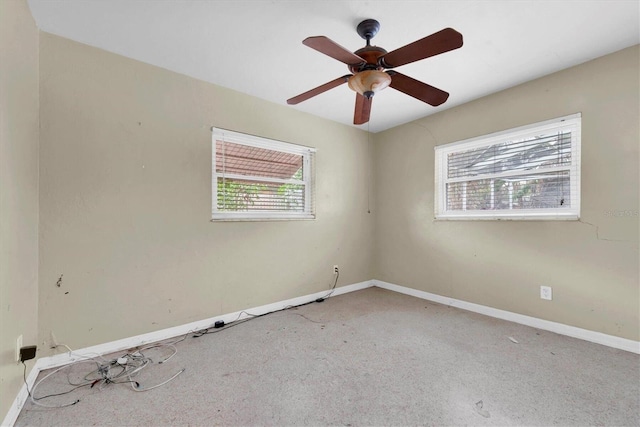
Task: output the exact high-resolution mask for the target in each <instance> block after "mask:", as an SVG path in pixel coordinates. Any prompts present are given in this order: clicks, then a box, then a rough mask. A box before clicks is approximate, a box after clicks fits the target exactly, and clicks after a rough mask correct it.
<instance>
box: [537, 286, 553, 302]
mask: <svg viewBox="0 0 640 427" xmlns="http://www.w3.org/2000/svg"><path fill="white" fill-rule="evenodd" d="M540 298H542V299H546V300H552V299H553V291H552V290H551V286H540Z"/></svg>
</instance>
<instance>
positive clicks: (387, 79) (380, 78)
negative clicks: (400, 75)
mask: <svg viewBox="0 0 640 427" xmlns="http://www.w3.org/2000/svg"><path fill="white" fill-rule="evenodd" d="M390 84H391V76H389V74H387V73H385V72H384V71H380V70H364V71H360V72H359V73H357V74H354V75H353V76H351V77H349V88H351V90H353V91H354V92H358V93H359V94H360V95H362V96H364V97H365V98H371V97H372V96H373V95H374V94H376V93H378V92H380V91H381V90H382V89H384V88H386V87H387V86H389V85H390Z"/></svg>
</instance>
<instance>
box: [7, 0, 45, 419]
mask: <svg viewBox="0 0 640 427" xmlns="http://www.w3.org/2000/svg"><path fill="white" fill-rule="evenodd" d="M0 58H1V59H0V420H1V419H4V417H5V414H6V413H7V411H8V409H9V406H10V405H11V402H12V400H13V398H14V397H15V395H16V394H17V393H18V391H19V390H20V387H21V386H22V365H21V364H18V363H16V361H15V352H16V339H17V338H18V335H23V340H24V341H23V342H24V345H33V344H36V343H37V319H38V312H37V309H38V29H37V28H36V26H35V23H34V21H33V18H32V17H31V12H30V11H29V7H28V6H27V2H26V0H1V1H0ZM27 364H28V365H29V366H31V365H32V362H28V363H27Z"/></svg>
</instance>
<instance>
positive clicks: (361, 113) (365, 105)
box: [353, 93, 373, 125]
mask: <svg viewBox="0 0 640 427" xmlns="http://www.w3.org/2000/svg"><path fill="white" fill-rule="evenodd" d="M372 101H373V97H372V98H365V97H364V96H362V95H360V94H359V93H356V111H355V113H354V114H353V124H354V125H362V124H364V123H367V122H368V121H369V115H370V114H371V102H372Z"/></svg>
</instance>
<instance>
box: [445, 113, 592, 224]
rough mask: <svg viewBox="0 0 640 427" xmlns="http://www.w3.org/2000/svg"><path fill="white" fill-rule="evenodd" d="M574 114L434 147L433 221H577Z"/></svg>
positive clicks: (577, 147)
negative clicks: (434, 210) (434, 188)
mask: <svg viewBox="0 0 640 427" xmlns="http://www.w3.org/2000/svg"><path fill="white" fill-rule="evenodd" d="M580 125H581V118H580V115H579V114H577V115H573V116H568V117H563V118H559V119H555V120H551V121H547V122H542V123H537V124H534V125H531V126H526V127H522V128H517V129H512V130H509V131H506V132H500V133H496V134H491V135H486V136H483V137H479V138H474V139H472V140H465V141H461V142H456V143H453V144H447V145H444V146H439V147H436V200H435V204H436V212H435V213H436V218H440V219H577V218H578V217H579V214H580V127H581V126H580Z"/></svg>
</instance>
